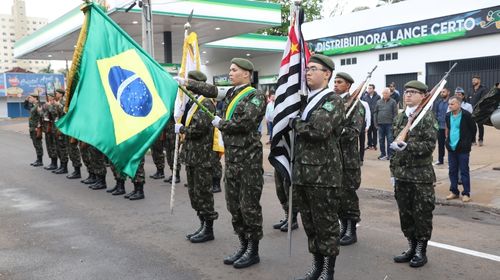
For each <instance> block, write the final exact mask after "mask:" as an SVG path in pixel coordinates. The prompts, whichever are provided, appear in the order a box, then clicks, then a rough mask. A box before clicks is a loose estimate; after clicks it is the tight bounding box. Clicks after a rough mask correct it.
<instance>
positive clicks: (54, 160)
mask: <svg viewBox="0 0 500 280" xmlns="http://www.w3.org/2000/svg"><path fill="white" fill-rule="evenodd" d="M44 169H45V170H56V169H57V158H50V165H49V166H45V167H44Z"/></svg>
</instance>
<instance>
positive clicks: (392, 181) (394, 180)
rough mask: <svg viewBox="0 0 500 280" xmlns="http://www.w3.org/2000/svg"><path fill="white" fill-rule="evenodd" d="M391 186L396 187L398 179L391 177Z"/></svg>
mask: <svg viewBox="0 0 500 280" xmlns="http://www.w3.org/2000/svg"><path fill="white" fill-rule="evenodd" d="M391 186H393V187H395V186H396V178H394V177H391Z"/></svg>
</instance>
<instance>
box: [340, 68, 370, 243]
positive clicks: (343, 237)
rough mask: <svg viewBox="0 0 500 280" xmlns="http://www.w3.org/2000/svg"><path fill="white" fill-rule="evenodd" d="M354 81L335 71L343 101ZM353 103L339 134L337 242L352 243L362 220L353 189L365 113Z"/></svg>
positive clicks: (356, 182) (356, 181)
mask: <svg viewBox="0 0 500 280" xmlns="http://www.w3.org/2000/svg"><path fill="white" fill-rule="evenodd" d="M353 83H354V80H353V78H352V77H351V76H350V75H349V74H347V73H344V72H338V73H337V75H336V76H335V81H334V91H335V93H336V94H338V95H340V97H342V99H343V100H344V103H347V101H348V100H349V89H350V88H351V85H352V84H353ZM355 106H356V107H355V108H354V109H353V110H352V113H351V114H350V115H349V117H348V118H346V119H345V120H344V123H343V124H342V135H341V136H340V150H341V151H342V166H343V168H344V172H343V174H344V176H342V198H341V200H340V207H339V218H340V223H341V230H340V245H351V244H353V243H355V242H356V241H357V235H356V224H357V223H358V222H359V221H360V220H361V219H360V211H359V198H358V195H357V194H356V190H358V189H359V186H360V184H361V163H360V157H359V141H358V140H359V133H360V131H361V130H363V129H364V126H363V120H364V117H363V114H362V113H363V105H361V103H359V102H358V103H357V104H356V105H355ZM346 110H348V109H346ZM346 113H347V111H346Z"/></svg>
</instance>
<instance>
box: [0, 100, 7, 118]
mask: <svg viewBox="0 0 500 280" xmlns="http://www.w3.org/2000/svg"><path fill="white" fill-rule="evenodd" d="M6 117H7V98H6V97H0V118H6Z"/></svg>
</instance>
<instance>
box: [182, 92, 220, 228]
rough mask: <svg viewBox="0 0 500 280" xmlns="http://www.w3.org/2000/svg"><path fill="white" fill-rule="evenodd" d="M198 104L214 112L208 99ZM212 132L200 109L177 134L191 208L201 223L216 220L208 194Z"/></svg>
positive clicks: (207, 119) (208, 121)
mask: <svg viewBox="0 0 500 280" xmlns="http://www.w3.org/2000/svg"><path fill="white" fill-rule="evenodd" d="M202 104H203V105H204V106H205V107H206V108H207V109H208V110H209V111H211V112H215V106H214V104H213V102H212V101H211V100H210V99H208V98H205V99H204V100H203V102H202ZM213 131H214V128H213V126H212V124H211V119H210V117H209V116H208V114H206V113H205V112H203V111H202V110H201V109H200V108H198V109H197V110H196V112H195V113H194V115H193V117H192V119H191V122H190V123H189V125H188V126H185V127H183V128H182V129H181V131H180V132H181V133H182V134H184V135H185V141H184V144H183V146H182V152H181V158H182V160H183V163H184V164H185V165H186V173H187V183H188V193H189V199H190V200H191V207H192V208H193V209H194V210H195V211H196V212H197V214H198V216H201V217H202V219H203V220H204V221H208V220H215V219H217V218H218V217H219V214H218V213H217V212H216V211H215V210H214V195H213V193H212V170H213V168H212V165H211V159H212V158H213V139H214V138H213V135H214V134H213Z"/></svg>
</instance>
